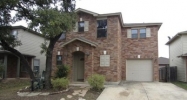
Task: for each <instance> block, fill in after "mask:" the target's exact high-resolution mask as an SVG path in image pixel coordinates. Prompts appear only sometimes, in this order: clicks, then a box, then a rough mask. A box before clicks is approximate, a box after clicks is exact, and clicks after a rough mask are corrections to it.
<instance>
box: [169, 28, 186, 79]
mask: <svg viewBox="0 0 187 100" xmlns="http://www.w3.org/2000/svg"><path fill="white" fill-rule="evenodd" d="M166 45H168V46H169V64H170V66H177V79H178V80H179V81H183V82H187V31H183V32H179V33H177V34H176V35H175V36H174V37H173V38H171V39H170V40H169V41H168V42H167V43H166Z"/></svg>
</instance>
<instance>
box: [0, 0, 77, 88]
mask: <svg viewBox="0 0 187 100" xmlns="http://www.w3.org/2000/svg"><path fill="white" fill-rule="evenodd" d="M1 2H2V3H0V25H1V26H3V27H2V28H0V33H1V34H0V41H1V43H0V45H2V46H3V48H4V49H5V50H8V51H10V52H12V53H14V54H15V55H17V56H18V57H20V60H21V61H22V62H25V63H24V65H25V66H26V67H27V69H28V72H29V75H30V77H31V79H34V76H33V74H32V70H31V69H29V68H30V67H29V65H28V62H27V61H26V60H25V58H24V57H23V55H22V54H21V53H20V52H19V51H17V50H15V49H14V46H17V45H21V42H20V41H17V40H15V39H14V38H13V37H12V36H11V35H10V34H9V33H10V30H11V27H9V26H10V23H14V22H16V21H18V20H22V19H26V20H30V21H31V23H30V24H29V27H30V28H31V29H33V30H36V31H38V32H41V34H42V35H43V36H44V37H45V39H48V40H49V45H48V46H47V45H46V43H43V44H42V45H41V47H42V48H43V51H42V52H44V51H46V88H50V84H51V68H52V52H53V48H54V45H55V43H56V42H57V40H58V39H59V37H60V36H61V34H63V33H64V32H66V33H67V32H68V31H70V30H72V29H73V27H74V23H75V19H76V15H75V13H74V12H73V10H74V9H75V4H73V2H75V1H74V0H2V1H1ZM12 10H13V11H16V15H15V16H14V17H11V16H10V13H11V11H12ZM1 11H2V12H1ZM5 27H6V28H5Z"/></svg>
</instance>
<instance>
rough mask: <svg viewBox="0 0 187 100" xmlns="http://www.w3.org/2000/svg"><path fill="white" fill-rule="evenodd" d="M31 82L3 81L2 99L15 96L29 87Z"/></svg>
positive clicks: (0, 89) (0, 91) (0, 92)
mask: <svg viewBox="0 0 187 100" xmlns="http://www.w3.org/2000/svg"><path fill="white" fill-rule="evenodd" d="M29 85H30V82H29V80H26V79H24V80H21V79H15V80H3V81H2V82H0V97H5V96H10V95H13V94H15V93H16V92H17V91H18V90H19V89H21V88H23V87H25V86H29Z"/></svg>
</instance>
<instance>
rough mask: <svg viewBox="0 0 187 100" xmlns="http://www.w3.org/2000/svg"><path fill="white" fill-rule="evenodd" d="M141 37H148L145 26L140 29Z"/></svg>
mask: <svg viewBox="0 0 187 100" xmlns="http://www.w3.org/2000/svg"><path fill="white" fill-rule="evenodd" d="M140 38H146V29H145V28H142V29H140Z"/></svg>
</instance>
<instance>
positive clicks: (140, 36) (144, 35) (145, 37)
mask: <svg viewBox="0 0 187 100" xmlns="http://www.w3.org/2000/svg"><path fill="white" fill-rule="evenodd" d="M142 29H145V32H144V33H141V30H142ZM141 34H144V37H141ZM139 38H140V39H144V38H146V28H140V29H139Z"/></svg>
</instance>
